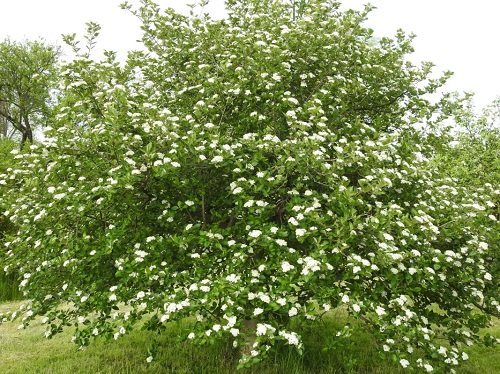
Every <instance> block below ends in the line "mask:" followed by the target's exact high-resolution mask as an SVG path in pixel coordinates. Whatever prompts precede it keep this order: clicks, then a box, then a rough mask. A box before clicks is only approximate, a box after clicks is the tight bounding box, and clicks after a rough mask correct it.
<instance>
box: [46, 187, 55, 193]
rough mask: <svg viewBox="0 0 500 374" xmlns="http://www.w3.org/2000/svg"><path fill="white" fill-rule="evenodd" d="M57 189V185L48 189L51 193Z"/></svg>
mask: <svg viewBox="0 0 500 374" xmlns="http://www.w3.org/2000/svg"><path fill="white" fill-rule="evenodd" d="M55 190H56V188H55V187H52V186H50V187H49V188H47V191H48V192H49V193H54V191H55Z"/></svg>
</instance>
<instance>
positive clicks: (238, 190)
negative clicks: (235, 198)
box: [233, 187, 243, 195]
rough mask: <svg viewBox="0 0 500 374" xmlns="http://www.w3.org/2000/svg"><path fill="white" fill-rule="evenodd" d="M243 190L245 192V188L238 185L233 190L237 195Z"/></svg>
mask: <svg viewBox="0 0 500 374" xmlns="http://www.w3.org/2000/svg"><path fill="white" fill-rule="evenodd" d="M242 192H243V188H241V187H236V188H235V189H234V190H233V194H235V195H238V194H240V193H242Z"/></svg>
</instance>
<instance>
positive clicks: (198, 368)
mask: <svg viewBox="0 0 500 374" xmlns="http://www.w3.org/2000/svg"><path fill="white" fill-rule="evenodd" d="M20 304H21V303H20V302H16V303H4V304H0V312H1V311H5V310H15V309H17V308H18V307H19V305H20ZM345 322H346V319H345V315H344V314H343V313H342V312H341V313H333V314H332V315H330V316H329V318H327V319H325V321H322V322H319V323H318V324H316V325H314V326H313V327H312V328H310V329H309V330H307V331H306V332H305V333H304V334H303V338H304V343H305V348H306V350H305V353H304V355H302V356H301V355H299V354H298V353H297V352H296V351H295V350H293V349H291V348H289V347H288V346H283V347H280V348H279V349H278V350H277V352H276V353H275V354H273V355H272V356H271V357H270V358H269V359H268V360H267V361H264V362H263V363H262V364H260V365H257V366H256V367H254V368H252V369H248V370H241V371H240V372H241V373H243V374H247V373H248V374H250V373H252V374H283V373H286V374H313V373H315V374H333V373H335V374H336V373H345V374H355V373H356V374H360V373H366V374H385V373H387V374H399V373H407V372H408V371H405V370H403V369H401V368H400V367H399V366H398V365H397V364H394V363H391V362H388V361H383V360H381V359H380V358H379V356H378V353H377V349H376V346H375V344H374V342H373V340H372V339H371V338H370V336H369V335H368V334H363V333H358V334H355V335H354V336H353V337H352V338H351V340H350V344H348V345H346V346H343V347H342V349H337V350H330V351H327V352H324V351H323V350H322V349H323V347H324V345H325V343H326V342H327V339H328V337H329V336H330V337H331V336H332V335H334V333H335V331H337V330H338V328H339V327H341V326H343V325H344V324H345ZM188 323H189V321H187V322H184V326H185V324H188ZM19 324H20V322H19V321H15V322H8V323H5V324H3V325H0V373H2V374H4V373H6V374H7V373H8V374H27V373H33V374H35V373H36V374H40V373H47V374H48V373H50V374H67V373H73V374H79V373H89V374H90V373H92V374H96V373H99V374H104V373H110V374H111V373H112V374H121V373H130V374H132V373H134V374H135V373H176V374H177V373H180V374H182V373H186V374H187V373H189V374H191V373H195V374H197V373H200V374H204V373H207V374H209V373H214V374H215V373H217V374H232V373H234V372H235V371H236V366H237V363H238V353H237V352H236V351H235V350H234V349H233V348H232V347H231V344H230V342H227V343H224V342H222V343H218V344H215V345H212V346H202V347H199V346H195V345H193V344H191V343H190V342H183V343H177V342H176V338H177V336H178V334H179V332H180V331H181V329H182V324H183V323H181V324H174V323H172V324H170V325H169V329H168V330H167V333H164V334H161V335H158V334H156V333H153V332H149V331H139V330H136V331H133V332H131V333H129V334H127V335H125V336H124V337H121V338H119V339H118V340H116V341H106V340H104V339H99V340H97V341H94V342H93V343H92V344H91V345H90V346H89V347H87V348H85V349H84V350H78V349H77V347H76V346H75V345H74V344H73V343H71V336H72V332H73V331H72V329H71V328H68V329H67V331H65V332H63V333H62V334H59V335H56V336H55V337H53V338H52V339H46V338H45V337H44V335H43V334H44V331H45V327H44V326H43V325H41V324H40V323H39V322H38V323H33V324H32V325H31V326H29V327H28V328H26V329H24V330H19V329H18V326H19ZM488 332H489V333H491V334H493V335H495V336H497V337H500V324H499V323H498V322H497V323H496V324H495V326H493V327H492V328H490V329H488ZM154 339H157V341H158V343H159V349H158V352H157V355H156V357H155V359H154V360H153V361H152V362H151V363H147V362H146V357H147V356H148V353H147V352H148V348H149V347H150V344H151V342H152V341H153V340H154ZM468 352H469V355H470V356H471V359H470V360H469V361H468V362H466V363H465V364H463V365H462V366H461V367H460V368H459V369H458V370H457V373H463V374H465V373H467V374H473V373H477V374H479V373H480V374H498V373H500V347H496V348H484V347H471V348H469V349H468ZM417 372H418V371H417Z"/></svg>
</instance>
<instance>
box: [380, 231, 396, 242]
mask: <svg viewBox="0 0 500 374" xmlns="http://www.w3.org/2000/svg"><path fill="white" fill-rule="evenodd" d="M382 236H383V237H384V239H385V240H388V241H393V240H394V238H393V237H392V235H390V234H388V233H386V232H384V233H382Z"/></svg>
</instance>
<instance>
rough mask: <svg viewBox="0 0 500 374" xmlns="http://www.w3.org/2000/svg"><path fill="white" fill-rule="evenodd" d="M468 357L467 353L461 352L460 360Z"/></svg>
mask: <svg viewBox="0 0 500 374" xmlns="http://www.w3.org/2000/svg"><path fill="white" fill-rule="evenodd" d="M468 359H469V355H468V354H467V353H465V352H462V360H464V361H465V360H468Z"/></svg>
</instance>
